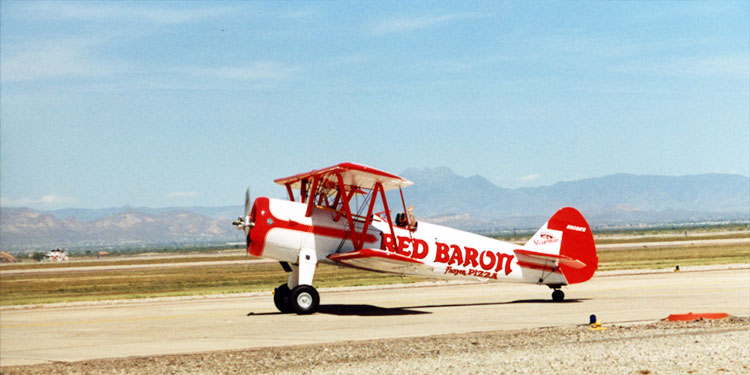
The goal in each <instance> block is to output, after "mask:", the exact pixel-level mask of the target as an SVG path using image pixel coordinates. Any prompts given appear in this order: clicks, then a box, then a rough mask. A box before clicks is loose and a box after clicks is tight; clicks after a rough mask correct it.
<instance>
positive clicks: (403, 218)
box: [396, 212, 406, 227]
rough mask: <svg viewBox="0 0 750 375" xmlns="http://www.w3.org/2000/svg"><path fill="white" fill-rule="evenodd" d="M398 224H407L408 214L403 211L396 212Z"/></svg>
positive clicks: (399, 225)
mask: <svg viewBox="0 0 750 375" xmlns="http://www.w3.org/2000/svg"><path fill="white" fill-rule="evenodd" d="M396 226H398V227H405V226H406V214H404V213H403V212H400V213H397V214H396Z"/></svg>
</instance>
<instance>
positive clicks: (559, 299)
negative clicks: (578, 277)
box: [552, 289, 565, 302]
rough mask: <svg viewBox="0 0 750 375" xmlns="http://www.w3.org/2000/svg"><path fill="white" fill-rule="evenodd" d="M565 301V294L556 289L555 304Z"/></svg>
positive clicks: (553, 294)
mask: <svg viewBox="0 0 750 375" xmlns="http://www.w3.org/2000/svg"><path fill="white" fill-rule="evenodd" d="M564 299H565V293H563V291H562V290H560V289H555V291H554V292H552V300H553V301H555V302H562V301H563V300H564Z"/></svg>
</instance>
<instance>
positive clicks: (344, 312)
mask: <svg viewBox="0 0 750 375" xmlns="http://www.w3.org/2000/svg"><path fill="white" fill-rule="evenodd" d="M549 298H550V291H549V290H548V289H546V288H544V287H541V286H535V285H515V284H458V285H443V286H430V287H425V286H423V287H404V288H397V289H374V290H357V291H324V292H323V293H322V303H323V304H322V306H321V312H320V313H318V314H315V315H312V316H297V315H282V314H278V313H277V312H276V310H275V308H274V306H273V302H272V301H271V296H270V294H265V295H257V296H252V297H247V296H243V297H226V298H210V299H187V300H176V301H142V302H139V303H128V304H111V303H106V304H105V303H102V304H98V305H93V306H92V305H80V306H69V307H44V308H33V309H17V310H2V311H0V365H2V366H10V365H20V364H34V363H43V362H49V361H77V360H85V359H94V358H106V357H126V356H137V355H155V354H167V353H190V352H205V351H212V350H221V349H240V348H253V347H266V346H282V345H296V344H309V343H321V342H340V341H347V340H364V339H376V338H393V337H416V336H425V335H432V334H442V333H464V332H475V331H490V330H505V329H521V328H533V327H550V326H568V325H575V324H583V323H588V319H589V315H590V314H596V315H597V316H598V317H599V320H600V321H601V322H603V323H605V324H608V323H627V322H637V321H655V320H658V319H662V318H664V317H666V316H667V315H669V314H670V313H687V312H727V313H730V314H732V315H736V316H750V270H749V269H747V268H745V269H739V270H737V269H734V270H720V271H703V272H678V273H651V274H638V275H607V276H595V277H594V279H592V280H591V281H589V282H588V283H585V284H581V285H574V286H571V287H570V288H568V289H567V291H566V302H565V303H552V302H550V301H549Z"/></svg>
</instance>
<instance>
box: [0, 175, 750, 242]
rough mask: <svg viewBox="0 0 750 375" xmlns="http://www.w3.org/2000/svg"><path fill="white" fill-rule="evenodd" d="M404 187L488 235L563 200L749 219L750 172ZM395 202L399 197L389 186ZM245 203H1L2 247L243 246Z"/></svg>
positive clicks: (617, 211) (603, 220) (439, 216)
mask: <svg viewBox="0 0 750 375" xmlns="http://www.w3.org/2000/svg"><path fill="white" fill-rule="evenodd" d="M401 176H402V177H404V178H407V179H409V180H412V181H414V185H413V186H410V187H408V188H405V189H403V192H404V196H405V198H406V200H407V204H413V205H414V206H415V215H416V216H417V218H418V219H419V220H424V221H428V222H433V223H437V224H443V225H448V226H452V227H457V228H462V229H467V230H472V231H477V232H485V231H498V230H502V229H510V228H519V229H531V228H537V227H539V226H540V225H541V224H542V223H544V222H545V221H546V219H547V218H549V217H550V216H551V215H552V214H554V212H555V211H556V210H557V209H559V208H561V207H564V206H573V207H576V208H578V209H579V210H580V211H581V212H582V213H583V214H584V216H585V217H586V218H587V220H588V221H589V223H590V224H591V225H592V226H593V227H602V226H628V225H639V224H664V223H679V222H703V221H725V220H739V221H747V220H750V178H748V177H745V176H741V175H730V174H701V175H691V176H679V177H673V176H648V175H632V174H615V175H610V176H605V177H599V178H590V179H584V180H577V181H568V182H558V183H556V184H554V185H549V186H541V187H533V188H518V189H507V188H501V187H498V186H496V185H494V184H492V183H491V182H490V181H488V180H487V179H485V178H484V177H481V176H472V177H462V176H459V175H456V174H455V173H454V172H453V171H451V170H450V169H448V168H445V167H440V168H434V169H407V170H405V171H404V172H403V173H402V174H401ZM388 199H389V202H399V201H400V197H399V196H398V192H393V191H392V192H389V196H388ZM242 210H243V209H242V207H241V206H239V205H237V206H221V207H172V208H146V207H130V206H124V207H118V208H105V209H97V210H90V209H63V210H55V211H37V210H32V209H28V208H15V207H3V208H1V209H0V250H4V251H19V250H29V249H44V248H46V247H69V248H89V247H90V248H94V247H107V246H145V245H153V244H167V243H168V244H193V245H194V244H215V243H222V242H242V241H243V238H242V234H241V233H240V232H239V231H237V230H236V229H235V228H234V227H232V225H231V221H232V219H233V218H235V217H237V215H238V213H241V212H242Z"/></svg>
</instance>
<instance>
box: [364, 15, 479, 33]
mask: <svg viewBox="0 0 750 375" xmlns="http://www.w3.org/2000/svg"><path fill="white" fill-rule="evenodd" d="M480 17H482V15H481V14H479V13H454V14H442V15H435V16H413V17H395V18H389V19H386V20H382V21H380V22H378V23H377V24H375V26H374V27H373V28H372V34H373V35H386V34H393V33H401V32H407V31H413V30H419V29H426V28H430V27H435V26H438V25H440V24H445V23H449V22H453V21H458V20H465V19H476V18H480Z"/></svg>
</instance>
